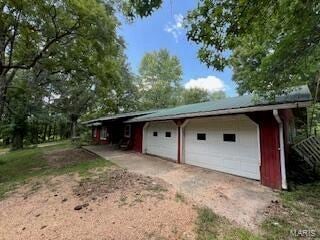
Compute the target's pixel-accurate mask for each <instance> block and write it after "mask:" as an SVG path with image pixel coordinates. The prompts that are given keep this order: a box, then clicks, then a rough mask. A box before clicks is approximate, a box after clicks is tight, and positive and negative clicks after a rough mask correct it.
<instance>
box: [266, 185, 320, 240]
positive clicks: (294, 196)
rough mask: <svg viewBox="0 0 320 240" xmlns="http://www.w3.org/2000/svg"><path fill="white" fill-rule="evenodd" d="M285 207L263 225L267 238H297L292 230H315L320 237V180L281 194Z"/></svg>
mask: <svg viewBox="0 0 320 240" xmlns="http://www.w3.org/2000/svg"><path fill="white" fill-rule="evenodd" d="M280 196H281V199H282V204H283V207H284V208H283V209H282V210H281V211H279V212H277V213H275V214H274V215H273V216H271V217H270V218H268V219H267V220H265V222H264V223H263V225H262V229H263V230H264V235H263V237H264V238H265V239H287V238H295V236H294V235H293V234H292V231H295V230H296V231H299V230H307V231H313V230H314V231H315V233H316V236H315V238H316V237H320V231H319V229H320V200H319V199H320V182H315V183H310V184H305V185H300V186H297V187H296V189H295V190H293V191H290V192H282V193H281V194H280Z"/></svg>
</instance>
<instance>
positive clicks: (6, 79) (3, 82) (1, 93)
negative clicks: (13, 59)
mask: <svg viewBox="0 0 320 240" xmlns="http://www.w3.org/2000/svg"><path fill="white" fill-rule="evenodd" d="M16 72H17V70H16V69H14V70H12V71H11V72H10V73H9V74H8V72H6V71H4V70H2V72H1V74H0V120H2V119H3V114H4V110H5V104H6V101H7V92H8V87H9V85H10V84H11V82H12V79H13V78H14V76H15V75H16Z"/></svg>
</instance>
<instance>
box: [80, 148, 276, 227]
mask: <svg viewBox="0 0 320 240" xmlns="http://www.w3.org/2000/svg"><path fill="white" fill-rule="evenodd" d="M84 148H86V149H87V150H89V151H92V152H94V153H96V154H98V155H100V156H101V157H103V158H105V159H107V160H110V161H112V162H113V163H115V164H117V165H118V166H120V167H123V168H126V169H128V170H129V171H132V172H136V173H140V174H143V175H148V176H151V177H158V178H161V179H163V180H165V181H166V182H168V183H169V184H171V185H172V186H173V187H174V188H175V189H176V190H177V191H178V192H180V193H182V194H184V195H185V196H186V197H187V198H191V199H193V200H194V201H195V202H196V203H197V204H199V205H205V206H207V207H210V208H212V209H213V211H214V212H215V213H217V214H219V215H221V216H225V217H227V218H228V219H229V220H231V221H234V222H235V223H237V224H240V225H242V226H245V227H247V228H249V229H251V230H254V229H256V227H257V224H259V223H260V222H261V221H262V220H263V216H264V210H265V209H266V208H267V206H268V205H269V204H270V202H271V200H275V199H277V197H278V196H277V193H275V192H273V191H272V190H271V189H269V188H267V187H264V186H262V185H260V183H259V182H257V181H254V180H249V179H245V178H241V177H237V176H233V175H229V174H224V173H220V172H217V171H212V170H207V169H203V168H199V167H195V166H190V165H186V164H176V163H174V162H171V161H169V160H164V159H162V158H158V157H154V156H149V155H144V154H140V153H136V152H131V151H120V150H114V149H112V148H111V147H109V146H106V145H99V146H86V147H84Z"/></svg>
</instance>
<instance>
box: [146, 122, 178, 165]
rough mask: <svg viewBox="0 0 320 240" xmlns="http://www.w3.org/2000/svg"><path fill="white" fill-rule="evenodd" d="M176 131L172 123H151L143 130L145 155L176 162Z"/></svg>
mask: <svg viewBox="0 0 320 240" xmlns="http://www.w3.org/2000/svg"><path fill="white" fill-rule="evenodd" d="M177 133H178V129H177V126H176V124H175V123H174V122H173V121H166V122H151V123H149V126H148V127H147V128H146V129H145V135H144V136H145V139H144V140H143V141H145V143H144V147H145V153H149V154H152V155H157V156H160V157H165V158H169V159H172V160H177V154H178V138H177Z"/></svg>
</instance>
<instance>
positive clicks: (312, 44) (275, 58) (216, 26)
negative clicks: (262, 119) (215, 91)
mask: <svg viewBox="0 0 320 240" xmlns="http://www.w3.org/2000/svg"><path fill="white" fill-rule="evenodd" d="M319 7H320V5H319V1H316V0H311V1H302V0H297V1H291V0H282V1H249V0H244V1H236V0H231V1H230V0H219V1H214V0H201V1H200V3H199V5H198V7H197V8H196V9H194V10H193V11H191V12H190V13H189V14H188V16H187V21H188V24H187V27H188V33H187V35H188V39H189V40H192V41H194V42H196V43H197V44H200V45H201V47H200V50H199V52H198V56H199V58H200V60H201V61H203V62H205V63H206V64H207V65H208V66H209V67H213V68H215V69H218V70H223V69H224V67H225V66H228V65H229V66H232V67H234V72H235V74H234V80H235V81H236V82H237V83H238V84H239V92H240V93H241V94H242V93H244V92H253V91H255V92H257V93H259V94H260V95H266V94H265V93H266V91H268V92H270V91H271V92H272V94H271V97H273V96H274V95H275V94H279V93H283V91H284V89H287V88H288V87H290V86H294V85H297V84H301V83H306V82H307V83H309V84H310V85H312V86H314V85H315V75H316V72H317V71H319V51H320V44H319V43H320V25H319V20H320V15H319Z"/></svg>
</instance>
